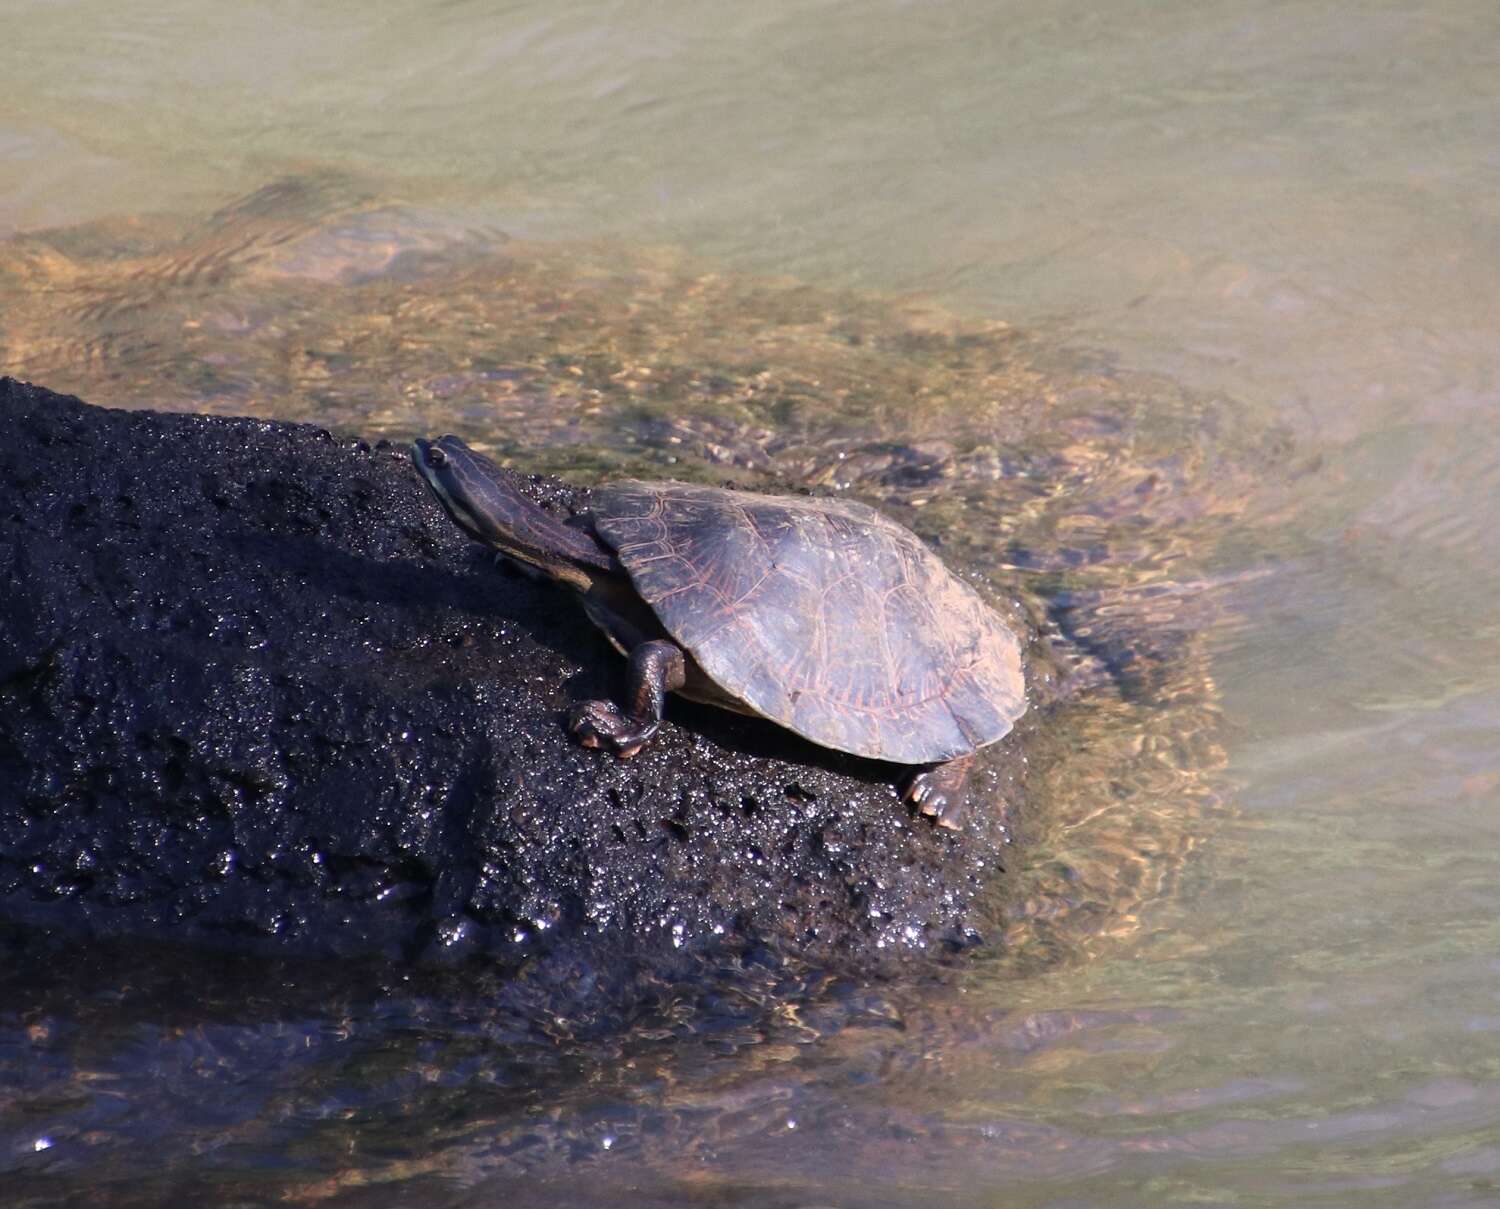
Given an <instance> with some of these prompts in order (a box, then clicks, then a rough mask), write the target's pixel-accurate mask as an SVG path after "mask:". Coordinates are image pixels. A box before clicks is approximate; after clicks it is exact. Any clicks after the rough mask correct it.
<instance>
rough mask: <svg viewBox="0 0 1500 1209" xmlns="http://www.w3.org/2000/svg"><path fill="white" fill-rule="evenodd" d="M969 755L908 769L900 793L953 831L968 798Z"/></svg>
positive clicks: (959, 823) (970, 762)
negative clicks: (909, 770)
mask: <svg viewBox="0 0 1500 1209" xmlns="http://www.w3.org/2000/svg"><path fill="white" fill-rule="evenodd" d="M973 763H974V757H973V756H959V757H958V758H957V759H956V760H949V761H948V762H947V763H945V764H923V765H920V766H919V767H917V768H914V769H912V770H911V772H910V773H909V774H908V775H907V778H906V780H905V782H904V783H903V784H902V786H901V796H902V797H903V798H904V799H905V800H906V801H908V802H910V803H911V804H912V805H913V806H915V807H916V808H917V809H918V810H920V811H921V812H922V813H923V814H925V815H926V816H927V817H928V818H930V819H931V820H932V821H933V822H934V823H936V824H937V825H938V826H939V827H947V828H948V829H949V830H951V831H957V830H958V829H959V827H960V825H961V819H962V817H963V811H964V803H965V801H966V800H967V798H968V793H967V786H968V781H969V769H970V768H971V767H972V766H973Z"/></svg>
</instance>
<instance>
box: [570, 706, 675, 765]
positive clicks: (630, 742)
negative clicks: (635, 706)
mask: <svg viewBox="0 0 1500 1209" xmlns="http://www.w3.org/2000/svg"><path fill="white" fill-rule="evenodd" d="M659 725H660V724H659V723H656V722H641V721H639V720H637V719H635V718H629V717H627V716H626V715H625V714H623V713H621V712H620V707H619V706H617V705H616V704H615V703H614V702H613V701H585V702H583V703H582V704H581V705H576V706H574V707H573V710H572V712H571V713H570V714H569V715H568V729H569V730H570V731H572V732H573V736H574V738H576V739H577V740H578V741H579V742H580V743H581V744H583V746H585V747H608V748H610V749H611V750H612V751H613V752H614V753H615V755H617V756H619V757H620V759H622V760H628V759H630V758H631V757H632V756H633V755H635V754H636V752H638V751H640V750H641V748H642V747H644V746H645V745H646V742H647V740H649V739H650V738H651V736H652V735H654V734H655V733H656V728H657V727H658V726H659Z"/></svg>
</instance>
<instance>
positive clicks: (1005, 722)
mask: <svg viewBox="0 0 1500 1209" xmlns="http://www.w3.org/2000/svg"><path fill="white" fill-rule="evenodd" d="M593 510H594V527H595V531H596V532H597V533H598V534H599V535H600V536H601V537H602V538H604V540H605V541H606V542H608V543H609V544H610V545H611V546H613V547H614V549H615V552H616V554H617V555H618V557H619V559H620V562H621V563H622V564H623V565H624V567H625V569H626V571H627V572H628V573H629V574H630V577H631V580H632V581H633V582H634V584H635V587H636V590H637V591H638V592H639V593H640V594H641V596H642V597H643V598H644V599H645V600H646V602H647V603H648V604H649V605H651V607H652V608H653V609H654V610H655V612H656V614H657V616H658V617H659V618H660V620H661V622H662V624H663V626H665V627H666V630H667V632H668V633H669V634H671V635H672V637H673V638H675V639H676V640H677V641H678V642H679V643H680V644H681V645H682V646H683V647H685V648H686V649H687V650H688V651H689V652H691V654H692V655H693V657H694V658H695V659H696V660H697V661H698V664H699V666H701V667H702V668H703V670H704V671H705V672H707V673H708V675H709V676H710V677H711V678H712V679H713V681H714V682H715V683H716V684H717V685H718V686H719V687H720V688H721V689H724V690H726V691H727V692H729V693H730V694H732V695H733V696H735V697H736V698H738V699H739V700H741V701H743V702H745V704H747V705H748V706H750V707H751V708H752V709H753V710H754V711H755V712H756V713H759V714H763V715H764V716H765V717H767V718H770V719H772V720H773V721H775V722H778V723H780V724H781V725H783V726H785V727H787V728H788V729H790V730H793V731H795V732H796V733H798V734H800V735H802V736H803V737H805V738H807V739H810V740H812V741H813V742H814V743H818V744H821V745H822V746H824V747H831V748H834V749H836V750H838V751H846V752H851V753H853V754H855V755H861V756H869V757H874V758H879V759H884V760H893V761H897V762H899V763H904V764H925V763H929V762H934V761H938V760H948V759H952V758H953V757H954V756H959V755H963V754H965V753H967V752H971V751H973V750H974V749H975V748H977V747H982V746H984V745H985V744H986V743H992V742H994V741H995V740H996V739H999V738H1001V737H1002V736H1004V735H1005V734H1006V733H1007V732H1008V731H1009V730H1010V728H1011V725H1012V724H1013V723H1014V722H1015V720H1016V719H1017V718H1018V717H1020V716H1021V714H1022V713H1024V712H1025V709H1026V699H1025V685H1024V680H1023V677H1022V673H1021V657H1020V645H1019V643H1018V642H1017V641H1016V638H1015V635H1014V634H1012V633H1011V631H1010V630H1009V629H1008V628H1007V627H1006V625H1005V623H1004V622H1003V621H1002V620H1001V619H1000V618H999V616H997V615H996V614H995V612H994V611H993V610H992V609H990V608H989V606H987V605H986V604H985V603H984V602H983V601H982V600H981V599H980V598H979V596H978V594H977V593H975V592H974V590H973V589H972V588H970V587H969V586H968V585H967V584H965V583H963V582H962V581H961V580H959V579H957V578H956V577H955V576H954V575H953V574H952V573H951V572H950V571H949V570H948V569H947V568H946V567H945V566H944V565H943V564H942V562H941V561H939V559H938V558H937V556H936V555H934V554H933V553H932V552H931V551H930V550H928V549H927V547H926V546H925V545H923V544H922V541H921V540H920V539H919V538H918V537H917V536H916V535H915V534H914V533H912V532H910V531H909V530H907V529H905V528H903V527H902V526H900V525H898V524H896V523H895V522H894V521H892V520H889V519H888V518H886V517H884V516H882V515H881V514H880V513H879V512H877V511H875V510H874V509H873V508H869V507H866V506H865V505H863V504H857V503H851V502H847V501H843V500H826V499H788V498H784V497H771V496H760V495H754V494H750V493H747V492H739V491H728V490H722V489H718V488H712V487H697V486H691V485H688V484H684V483H648V482H639V481H634V480H626V481H623V482H617V483H611V484H608V485H607V486H605V487H602V488H600V489H599V490H598V491H597V492H596V493H595V495H594V499H593Z"/></svg>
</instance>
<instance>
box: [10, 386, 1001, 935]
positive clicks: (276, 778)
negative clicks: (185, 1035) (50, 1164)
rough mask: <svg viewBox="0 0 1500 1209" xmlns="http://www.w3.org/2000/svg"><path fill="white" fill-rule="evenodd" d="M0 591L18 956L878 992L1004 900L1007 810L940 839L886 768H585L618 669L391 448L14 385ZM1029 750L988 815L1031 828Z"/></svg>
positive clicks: (717, 762) (846, 764)
mask: <svg viewBox="0 0 1500 1209" xmlns="http://www.w3.org/2000/svg"><path fill="white" fill-rule="evenodd" d="M924 465H925V463H924ZM570 490H571V489H569V488H568V487H566V486H565V485H564V484H561V483H558V482H556V481H555V480H537V481H536V482H535V492H536V494H537V497H538V498H539V499H541V500H543V501H544V502H550V503H553V504H556V505H558V506H564V505H566V503H567V502H568V499H569V498H570ZM0 567H3V568H4V572H5V575H6V581H7V585H8V586H7V587H6V589H5V590H4V593H3V597H0V917H3V918H4V919H5V920H7V921H8V923H9V924H10V925H12V926H15V925H20V926H22V927H26V928H39V927H40V928H45V929H48V930H51V931H53V932H56V933H58V934H63V935H68V936H75V937H82V938H87V937H89V936H125V935H130V936H137V937H150V938H157V939H161V938H172V939H185V940H191V941H193V942H207V943H210V944H222V945H228V946H231V947H245V946H249V947H251V948H273V949H276V950H279V951H282V952H288V953H307V954H342V953H382V954H387V955H392V954H401V955H415V954H434V953H444V952H451V953H473V952H491V953H510V954H513V955H517V956H520V955H524V954H528V953H533V952H536V951H538V950H539V949H544V948H548V947H550V946H553V945H554V944H555V942H556V940H557V938H560V937H571V938H586V939H587V943H588V945H589V946H590V947H595V948H599V951H602V952H608V951H609V946H610V944H611V943H613V942H612V941H611V939H610V938H619V939H620V940H621V942H622V947H621V950H620V951H623V941H624V940H626V939H628V940H629V941H630V942H631V946H632V947H635V946H638V945H640V944H646V945H648V946H655V947H656V948H658V949H659V950H660V951H662V952H671V951H675V950H678V949H679V948H680V949H689V950H690V949H693V948H695V947H696V948H698V949H700V950H701V949H703V948H704V947H712V946H714V945H716V944H720V945H722V944H733V945H735V946H736V947H737V948H736V951H737V952H738V953H739V954H740V955H741V956H743V955H744V954H745V953H747V952H753V951H754V950H755V948H756V947H757V946H762V947H764V948H765V949H766V950H767V951H768V952H769V951H782V952H788V953H803V954H813V955H816V954H822V955H825V956H826V955H830V954H835V953H837V954H842V955H844V956H846V957H849V958H851V959H854V960H868V959H873V958H875V957H876V956H877V955H890V954H893V953H896V954H899V953H902V952H907V953H909V952H911V951H912V950H913V949H921V948H925V949H927V950H928V951H931V950H933V949H940V948H942V947H944V946H945V945H948V944H954V943H965V942H967V941H969V940H971V939H973V937H974V936H975V930H976V928H982V927H983V923H984V919H985V918H986V910H987V908H986V906H985V904H986V903H988V902H991V901H993V900H994V898H995V887H996V878H997V873H998V871H999V869H1000V866H1001V864H1002V860H1003V859H1004V858H1006V857H1007V856H1008V848H1007V845H1008V836H1009V833H1008V830H1007V828H1008V824H1009V820H1008V819H1007V818H1006V817H1005V816H1004V815H1003V814H1002V813H1001V812H999V811H993V812H989V811H985V810H982V809H974V810H971V812H970V818H971V820H972V821H971V823H970V825H969V828H968V830H967V831H966V832H965V833H964V834H963V835H961V836H953V835H951V834H948V833H944V832H939V831H934V830H933V829H932V828H931V827H930V826H928V825H927V824H926V823H925V822H923V821H921V820H918V819H913V818H911V817H910V816H909V815H908V813H907V811H906V809H905V808H904V807H903V806H902V805H901V804H900V803H899V802H898V800H897V798H896V795H895V793H894V792H893V790H892V789H891V787H890V784H889V777H890V776H891V772H892V770H890V769H887V768H883V767H881V766H878V765H873V764H870V763H868V762H862V761H857V760H852V759H845V758H842V757H835V756H830V755H828V754H827V753H822V752H819V751H817V750H816V749H812V748H809V747H805V746H802V745H800V744H798V743H797V742H796V741H794V740H792V739H790V738H789V737H787V736H785V735H784V734H783V733H782V732H780V731H777V730H776V729H775V728H772V727H769V726H767V725H765V724H762V723H757V722H754V721H751V720H747V719H739V718H734V717H731V716H728V715H724V714H719V713H716V712H714V711H710V710H694V709H691V708H689V707H686V706H682V705H677V704H674V706H673V713H672V714H671V717H672V718H673V720H674V723H675V724H674V725H670V726H668V727H666V728H664V733H663V734H662V735H661V736H660V737H659V739H658V740H657V741H656V742H655V743H654V744H653V745H652V746H651V747H649V748H648V749H647V750H646V751H645V752H644V753H643V754H642V755H641V756H640V757H639V758H638V759H636V760H635V761H633V762H630V763H620V762H617V761H615V760H613V759H612V758H609V757H607V756H603V755H601V754H600V753H597V752H590V751H585V750H582V749H580V748H578V747H577V746H576V745H574V744H573V743H572V742H571V741H570V740H569V738H568V737H567V735H566V733H565V731H564V728H563V725H562V718H563V715H564V713H565V711H566V709H567V708H568V706H569V705H570V704H571V703H572V702H574V701H576V700H578V699H580V698H582V697H585V696H588V695H594V694H598V693H601V692H610V691H615V690H617V689H618V686H619V679H620V678H621V676H622V673H623V662H622V661H621V660H619V659H618V657H617V656H615V655H613V654H612V653H611V652H610V651H609V649H608V648H607V647H606V645H605V643H604V642H603V640H602V638H600V637H599V636H598V635H597V633H596V632H595V631H594V630H593V628H592V627H591V626H590V625H589V624H588V623H587V621H586V620H584V618H583V616H582V614H581V612H580V611H579V610H578V609H577V608H576V606H575V605H574V604H573V603H572V602H571V601H570V600H569V599H568V598H567V597H566V595H565V594H563V593H560V592H559V591H558V590H557V589H555V588H553V587H551V586H550V585H546V584H536V583H533V582H531V581H530V580H527V579H525V578H522V577H519V576H515V575H511V574H507V573H504V572H502V571H499V570H497V569H495V568H494V567H493V566H492V565H491V564H490V562H489V559H488V557H487V556H486V554H485V553H484V552H483V551H482V550H481V549H479V548H478V547H477V546H475V545H474V544H473V543H471V542H469V541H468V540H467V539H466V538H464V537H463V536H462V535H461V534H460V533H459V532H458V531H457V530H456V529H455V528H454V527H453V526H452V525H451V524H450V523H448V521H447V520H446V519H445V518H444V517H443V515H442V513H441V512H440V510H439V509H438V507H437V505H436V504H435V503H433V502H432V501H431V500H430V499H429V498H428V496H427V494H426V492H425V491H424V489H423V488H422V486H421V484H420V483H419V481H418V480H417V478H416V476H415V474H414V473H413V472H412V470H411V469H410V467H409V464H408V462H407V459H406V455H405V452H404V450H402V449H399V448H396V447H393V446H390V445H388V444H385V443H384V442H382V443H380V444H378V445H376V446H374V447H371V446H369V445H368V444H366V443H363V442H356V441H346V440H338V439H335V438H333V437H331V436H330V435H329V434H328V433H326V432H324V431H322V430H320V429H317V428H313V427H309V426H305V425H293V424H279V423H269V422H264V421H258V420H235V419H222V418H214V417H207V416H199V415H171V414H157V413H150V412H125V411H112V410H104V409H100V408H95V407H91V406H88V405H86V404H83V403H80V402H79V401H78V400H76V399H71V398H65V397H62V396H58V395H55V394H52V393H50V392H48V391H46V390H42V389H40V388H37V387H32V386H27V385H23V384H21V383H17V382H14V381H11V380H9V379H0ZM1012 742H1013V740H1007V741H1006V743H1002V744H1001V745H998V747H997V748H995V749H991V751H992V752H993V753H994V756H993V758H991V759H989V760H988V761H987V762H986V767H985V769H984V771H983V772H982V774H981V776H980V778H979V785H978V791H979V792H980V793H984V794H990V795H995V796H996V797H999V796H1002V795H1003V796H1005V797H1006V798H1007V799H1008V800H1010V801H1011V802H1012V803H1014V788H1015V787H1014V785H1013V784H1011V780H1012V778H1011V777H1010V775H1009V774H1007V773H1006V771H1005V769H1006V768H1007V766H1008V765H1009V764H1014V763H1016V761H1008V760H1007V759H1006V756H1007V754H1008V750H1007V749H1008V748H1009V747H1010V745H1011V744H1012ZM601 945H602V948H600V947H599V946H601Z"/></svg>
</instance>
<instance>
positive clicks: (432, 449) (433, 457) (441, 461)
mask: <svg viewBox="0 0 1500 1209" xmlns="http://www.w3.org/2000/svg"><path fill="white" fill-rule="evenodd" d="M427 462H428V464H429V465H432V466H446V465H447V464H448V455H447V454H446V453H444V452H443V451H442V450H441V449H439V448H438V447H437V446H436V445H429V446H428V447H427Z"/></svg>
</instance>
